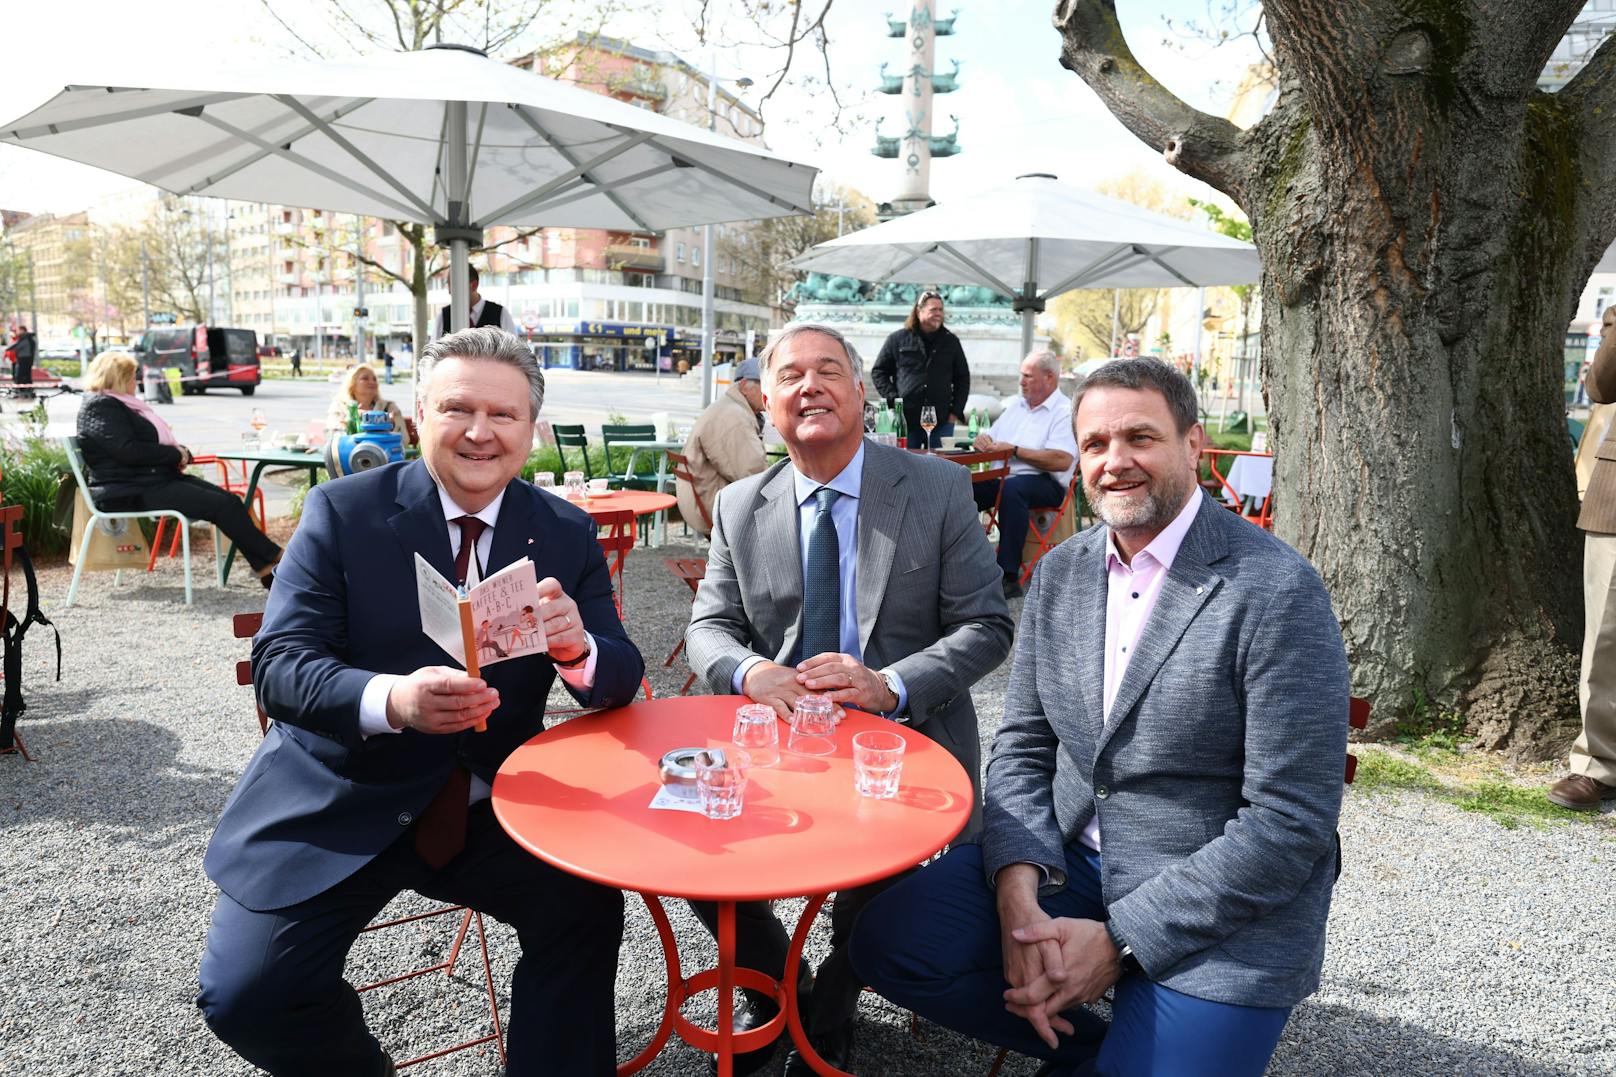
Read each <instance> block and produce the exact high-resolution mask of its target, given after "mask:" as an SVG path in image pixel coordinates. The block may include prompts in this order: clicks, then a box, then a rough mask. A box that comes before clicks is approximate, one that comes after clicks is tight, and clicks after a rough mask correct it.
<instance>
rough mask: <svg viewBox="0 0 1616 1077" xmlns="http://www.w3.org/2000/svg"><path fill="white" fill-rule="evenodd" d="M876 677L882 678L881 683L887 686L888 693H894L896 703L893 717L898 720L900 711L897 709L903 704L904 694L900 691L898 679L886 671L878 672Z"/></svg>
mask: <svg viewBox="0 0 1616 1077" xmlns="http://www.w3.org/2000/svg"><path fill="white" fill-rule="evenodd" d="M876 676H878V677H880V678H881V683H882V684H884V685H886V686H887V691H889V692H891V693H892V698H893V700H894V701H895V702H894V703H893V708H894V709H893V711H892V717H894V718H896V717H897V716H898V711H897V709H896V708H897V706H898V704H899V703H902V702H903V694H902V693H901V692H899V691H898V678H896V677H894V676H893V675H892V674H890V673H888V672H887V671H886V670H884V669H881V670H876Z"/></svg>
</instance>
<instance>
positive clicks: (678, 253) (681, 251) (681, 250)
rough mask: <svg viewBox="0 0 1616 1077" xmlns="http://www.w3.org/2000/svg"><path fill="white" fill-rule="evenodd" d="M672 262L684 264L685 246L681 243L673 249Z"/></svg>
mask: <svg viewBox="0 0 1616 1077" xmlns="http://www.w3.org/2000/svg"><path fill="white" fill-rule="evenodd" d="M673 260H674V261H676V262H679V263H680V264H683V263H684V260H685V245H684V244H683V243H680V244H678V245H677V246H675V247H674V248H673Z"/></svg>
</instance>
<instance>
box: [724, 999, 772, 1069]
mask: <svg viewBox="0 0 1616 1077" xmlns="http://www.w3.org/2000/svg"><path fill="white" fill-rule="evenodd" d="M779 1012H780V1007H779V1005H778V1004H777V1003H776V1002H775V1001H774V1000H773V999H771V998H769V997H768V996H767V995H763V994H759V993H758V992H756V991H742V992H741V1000H740V1002H738V1003H737V1004H736V1006H735V1017H734V1020H733V1021H732V1022H731V1023H730V1027H731V1028H733V1029H734V1030H735V1031H736V1032H750V1031H752V1030H753V1029H754V1028H760V1027H762V1026H763V1025H765V1024H768V1023H769V1021H771V1020H773V1019H774V1015H775V1014H777V1013H779ZM779 1047H780V1041H779V1040H778V1039H777V1040H775V1041H774V1042H773V1043H770V1044H768V1045H767V1046H764V1047H760V1048H758V1049H757V1050H756V1051H741V1052H738V1053H737V1054H736V1055H735V1059H734V1073H735V1077H746V1075H747V1074H752V1073H756V1072H757V1071H758V1070H761V1069H762V1068H763V1067H765V1066H767V1065H768V1064H769V1063H770V1062H772V1061H774V1053H775V1051H777V1050H779ZM707 1062H708V1071H709V1072H711V1073H717V1072H718V1056H716V1055H714V1056H713V1057H712V1058H709V1059H708V1060H707Z"/></svg>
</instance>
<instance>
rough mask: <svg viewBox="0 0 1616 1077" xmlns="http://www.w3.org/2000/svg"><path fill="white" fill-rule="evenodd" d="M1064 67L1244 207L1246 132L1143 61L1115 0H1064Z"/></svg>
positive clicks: (1179, 162)
mask: <svg viewBox="0 0 1616 1077" xmlns="http://www.w3.org/2000/svg"><path fill="white" fill-rule="evenodd" d="M1055 27H1056V29H1058V30H1060V32H1061V39H1062V41H1063V42H1064V46H1063V48H1062V49H1061V66H1062V67H1065V68H1066V69H1067V70H1069V71H1074V72H1076V73H1077V74H1078V76H1079V77H1081V78H1082V79H1083V81H1084V82H1086V83H1088V85H1089V87H1090V88H1091V89H1093V90H1094V92H1095V93H1096V94H1098V95H1099V98H1100V100H1101V102H1103V103H1104V104H1105V106H1106V108H1108V109H1110V110H1111V113H1112V115H1114V116H1115V117H1116V118H1117V119H1118V120H1120V121H1121V122H1122V125H1123V126H1124V127H1126V128H1128V130H1130V131H1132V132H1133V133H1134V134H1135V135H1136V136H1138V137H1139V139H1140V140H1141V141H1143V142H1144V143H1146V144H1147V145H1151V146H1156V147H1158V148H1160V150H1161V151H1162V157H1163V158H1164V159H1165V160H1166V161H1167V163H1168V164H1170V165H1172V166H1173V167H1174V168H1177V169H1178V170H1179V171H1181V172H1183V173H1184V174H1185V175H1189V176H1194V177H1195V178H1196V179H1198V180H1201V181H1203V182H1205V183H1208V184H1211V185H1212V186H1213V187H1216V188H1217V189H1218V190H1220V191H1222V192H1223V193H1225V194H1227V195H1228V196H1229V197H1230V198H1233V199H1234V200H1235V201H1236V202H1237V203H1239V204H1240V205H1241V207H1242V208H1245V204H1246V176H1247V169H1248V163H1247V160H1246V155H1245V150H1244V146H1243V143H1242V140H1241V132H1240V129H1239V128H1238V127H1236V126H1235V125H1234V124H1232V123H1230V122H1229V121H1228V120H1224V119H1220V118H1219V117H1216V116H1211V115H1208V114H1207V113H1205V112H1201V111H1200V110H1198V109H1195V108H1192V107H1190V106H1189V105H1188V104H1186V103H1185V102H1184V101H1182V100H1180V99H1179V98H1178V97H1177V96H1176V95H1175V94H1173V93H1172V92H1171V91H1170V90H1168V89H1167V88H1166V87H1165V86H1163V85H1162V84H1161V83H1160V82H1158V81H1156V79H1155V77H1154V76H1152V75H1151V74H1150V73H1149V72H1148V71H1146V70H1145V69H1144V68H1143V67H1142V66H1140V64H1139V61H1138V60H1137V59H1136V58H1135V57H1134V54H1133V50H1132V49H1130V48H1129V47H1128V44H1127V42H1126V41H1125V40H1124V39H1123V35H1122V26H1121V24H1120V23H1119V22H1118V21H1117V8H1116V2H1115V0H1061V5H1060V7H1059V8H1058V9H1057V10H1056V13H1055Z"/></svg>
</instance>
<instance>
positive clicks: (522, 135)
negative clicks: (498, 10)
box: [0, 46, 817, 328]
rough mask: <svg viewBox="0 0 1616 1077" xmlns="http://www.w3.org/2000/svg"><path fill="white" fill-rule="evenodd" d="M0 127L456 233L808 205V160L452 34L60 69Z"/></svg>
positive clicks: (677, 223) (456, 259)
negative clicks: (40, 100)
mask: <svg viewBox="0 0 1616 1077" xmlns="http://www.w3.org/2000/svg"><path fill="white" fill-rule="evenodd" d="M0 141H4V142H8V143H12V144H14V145H18V146H26V147H29V148H32V149H36V150H40V151H43V152H45V153H49V154H54V155H55V156H58V157H65V158H68V159H70V160H74V161H80V162H83V163H85V164H89V165H95V166H96V167H98V168H104V169H107V170H109V171H112V172H117V173H120V174H122V175H125V176H130V177H132V178H134V179H137V180H141V181H144V182H146V183H150V184H153V185H155V186H158V187H161V188H163V189H164V190H167V191H171V192H173V193H175V194H182V195H190V194H195V195H213V196H216V197H220V198H234V199H240V200H243V201H252V202H274V203H279V204H282V205H291V206H307V207H311V208H316V209H325V210H334V211H337V212H344V213H358V214H364V215H367V216H374V217H387V218H393V219H399V220H406V221H414V222H420V223H424V224H430V225H432V226H433V228H434V229H435V238H436V239H437V241H438V242H439V243H447V244H448V246H449V250H450V294H451V296H452V300H451V311H452V313H451V322H450V325H451V328H461V327H464V326H465V325H466V324H467V296H468V294H469V292H470V287H469V279H468V276H467V266H468V262H467V252H468V249H469V247H470V246H471V245H472V244H475V243H480V242H481V240H482V234H483V230H484V229H485V228H488V227H490V226H491V225H496V224H505V225H518V226H521V225H547V226H555V227H576V228H606V229H619V230H623V231H640V232H658V231H663V230H666V229H669V228H675V227H684V226H689V225H697V224H716V223H719V222H722V221H736V220H756V219H760V218H765V217H780V216H790V215H793V214H798V213H812V212H813V210H812V207H811V203H810V197H809V196H810V190H811V188H812V187H813V180H814V173H815V172H816V171H817V170H816V169H815V168H813V167H812V166H809V165H804V164H799V163H796V162H793V161H787V160H784V159H782V158H780V157H777V156H775V155H773V154H770V153H768V152H767V151H765V150H763V149H762V148H760V147H757V146H753V145H750V144H747V143H744V142H739V141H736V140H733V139H728V138H723V137H720V136H718V135H713V134H709V133H708V132H707V131H705V130H702V129H700V128H698V127H695V126H693V125H691V124H688V123H683V122H680V121H678V120H675V119H672V118H669V117H666V116H661V115H658V114H657V113H654V112H649V111H647V110H645V109H640V108H635V107H633V106H632V105H628V104H624V103H623V102H621V101H617V100H615V99H613V98H610V97H605V96H603V95H600V94H595V93H591V92H589V91H587V90H582V89H579V88H577V87H575V86H568V85H566V84H564V83H560V82H557V81H555V80H553V79H548V78H544V77H541V76H538V75H534V74H531V73H529V72H526V71H522V70H519V69H517V68H514V67H511V66H510V65H508V64H504V63H500V62H498V61H495V60H490V59H488V58H487V57H486V56H484V55H483V54H482V53H481V52H479V51H477V50H475V49H469V48H465V47H461V46H437V47H434V48H429V49H424V50H422V51H420V52H412V53H384V54H380V55H376V56H368V57H364V58H362V59H357V60H350V61H344V62H319V63H310V62H293V61H284V60H280V59H276V58H271V57H260V58H257V59H246V60H241V61H238V62H236V63H233V64H231V65H229V66H221V67H216V68H212V69H209V68H207V67H206V66H204V65H200V64H191V63H185V64H177V65H169V66H167V67H163V68H161V69H160V70H159V69H154V68H153V67H152V66H151V65H150V64H149V63H143V64H141V65H139V66H138V67H132V68H131V69H130V70H128V71H126V72H122V73H119V72H113V71H101V72H98V73H97V74H95V75H94V76H93V77H89V78H85V79H82V80H77V81H71V82H69V84H68V85H67V87H66V88H65V89H63V90H62V91H61V92H60V93H58V94H56V95H55V96H54V97H52V98H51V99H50V100H49V101H47V102H45V103H44V104H43V105H40V106H39V107H38V108H35V109H34V110H33V111H31V112H29V113H27V114H26V115H24V116H21V117H19V118H17V119H15V120H11V121H10V122H5V123H0Z"/></svg>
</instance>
